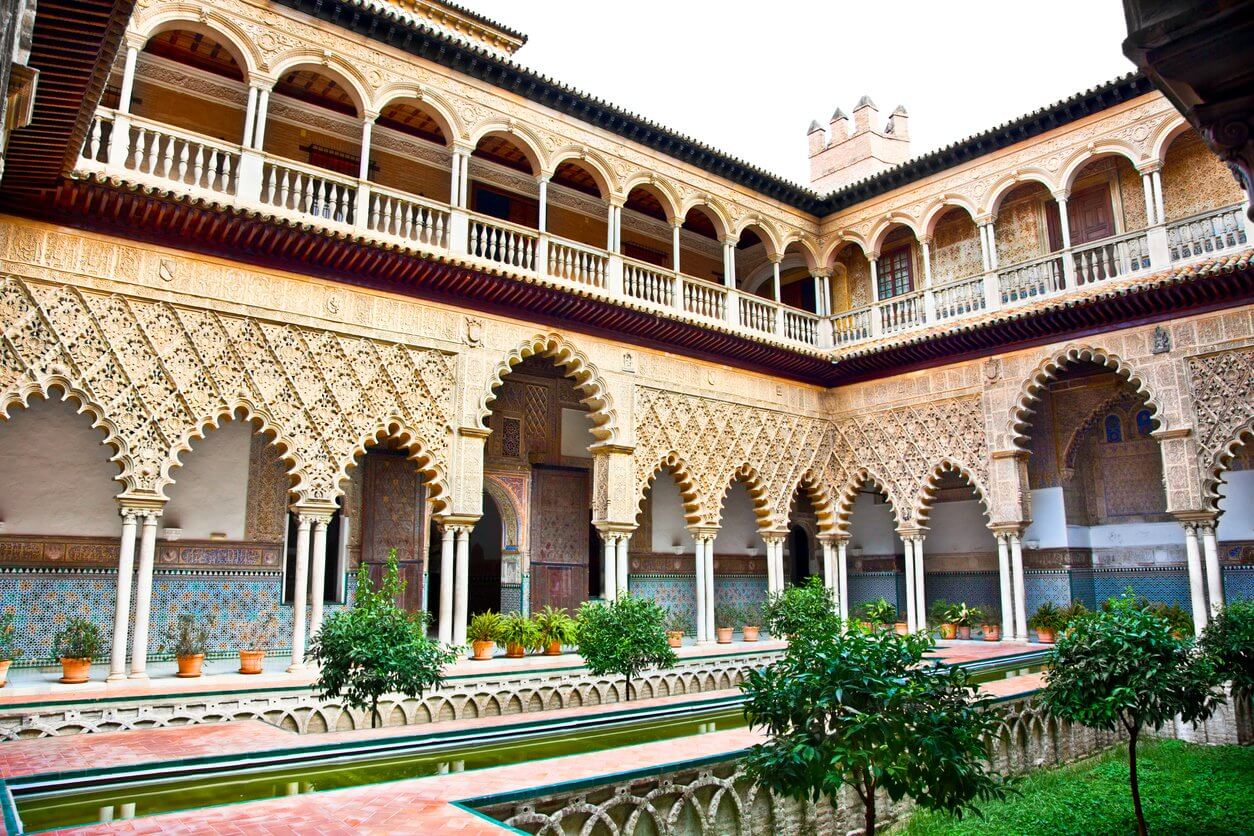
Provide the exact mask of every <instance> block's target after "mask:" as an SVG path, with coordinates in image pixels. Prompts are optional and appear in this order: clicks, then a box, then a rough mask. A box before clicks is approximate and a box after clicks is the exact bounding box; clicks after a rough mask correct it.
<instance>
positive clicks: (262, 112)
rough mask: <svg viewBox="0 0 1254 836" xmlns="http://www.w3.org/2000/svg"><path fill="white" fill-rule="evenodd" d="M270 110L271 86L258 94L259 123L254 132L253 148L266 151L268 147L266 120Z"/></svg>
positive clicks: (262, 89)
mask: <svg viewBox="0 0 1254 836" xmlns="http://www.w3.org/2000/svg"><path fill="white" fill-rule="evenodd" d="M269 112H270V88H268V87H263V88H261V92H260V93H258V94H257V125H256V128H255V129H254V133H253V146H252V147H253V148H256V149H257V150H258V151H264V150H265V147H266V120H267V118H268V117H269Z"/></svg>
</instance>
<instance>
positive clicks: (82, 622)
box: [52, 618, 104, 661]
mask: <svg viewBox="0 0 1254 836" xmlns="http://www.w3.org/2000/svg"><path fill="white" fill-rule="evenodd" d="M103 652H104V640H103V639H102V638H101V637H100V628H99V627H97V626H96V625H95V623H94V622H91V621H88V620H87V619H85V618H73V619H70V620H69V621H68V622H66V624H65V627H64V628H62V630H61V632H59V633H57V634H56V636H54V637H53V639H52V658H53V661H57V660H60V659H92V660H95V659H96V658H97V657H99V656H100V655H101V653H103Z"/></svg>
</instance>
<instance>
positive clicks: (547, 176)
mask: <svg viewBox="0 0 1254 836" xmlns="http://www.w3.org/2000/svg"><path fill="white" fill-rule="evenodd" d="M552 179H553V172H551V171H541V172H540V173H539V174H537V175H536V182H537V183H548V182H549V181H550V180H552Z"/></svg>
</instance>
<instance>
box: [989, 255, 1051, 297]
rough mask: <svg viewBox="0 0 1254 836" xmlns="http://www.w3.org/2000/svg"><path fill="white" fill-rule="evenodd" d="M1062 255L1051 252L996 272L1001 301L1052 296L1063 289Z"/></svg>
mask: <svg viewBox="0 0 1254 836" xmlns="http://www.w3.org/2000/svg"><path fill="white" fill-rule="evenodd" d="M1062 259H1063V256H1061V255H1057V254H1053V255H1047V256H1044V257H1043V258H1037V259H1033V260H1032V261H1027V262H1024V263H1023V264H1016V265H1014V266H1013V267H1009V268H1007V269H1005V270H999V271H998V272H997V287H998V290H999V291H1000V293H1001V303H1002V304H1003V305H1012V304H1014V303H1016V302H1022V301H1023V300H1025V299H1036V298H1039V297H1042V296H1053V295H1054V294H1056V293H1061V292H1062V289H1063V272H1062Z"/></svg>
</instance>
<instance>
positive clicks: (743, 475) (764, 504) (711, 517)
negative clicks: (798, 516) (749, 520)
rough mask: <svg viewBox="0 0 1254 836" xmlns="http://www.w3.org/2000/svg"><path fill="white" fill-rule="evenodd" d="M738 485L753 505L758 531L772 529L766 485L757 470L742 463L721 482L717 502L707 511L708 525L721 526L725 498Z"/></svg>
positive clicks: (712, 503) (772, 521)
mask: <svg viewBox="0 0 1254 836" xmlns="http://www.w3.org/2000/svg"><path fill="white" fill-rule="evenodd" d="M736 483H740V484H742V485H744V486H745V490H746V491H747V492H748V493H749V501H750V502H752V503H753V515H754V516H755V517H757V522H758V529H759V530H762V531H769V530H770V529H771V528H773V527H774V523H775V522H776V521H775V520H773V519H772V517H773V516H774V514H773V513H772V509H771V502H770V497H769V496H768V495H767V485H766V482H765V480H763V479H762V476H761V474H759V473H758V469H757V468H756V467H754V466H753V465H751V464H749V463H748V462H744V463H742V464H741V465H740V466H739V467H737V468H736V469H735V470H734V471H732V474H731V476H730V477H729V478H728V479H727V480H726V481H724V482H723V490H722V493H720V494H719V496H718V497H717V500H718V501H717V502H711V503H710V506H711V507H710V508H709V509H707V517H706V519H707V521H708V522H709V524H710V525H713V526H717V525H721V524H722V521H723V506H724V505H725V504H726V502H727V497H728V495H729V494H731V491H732V488H733V487H734V486H735V485H736Z"/></svg>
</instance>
